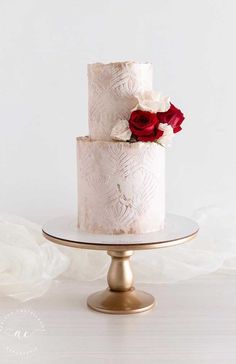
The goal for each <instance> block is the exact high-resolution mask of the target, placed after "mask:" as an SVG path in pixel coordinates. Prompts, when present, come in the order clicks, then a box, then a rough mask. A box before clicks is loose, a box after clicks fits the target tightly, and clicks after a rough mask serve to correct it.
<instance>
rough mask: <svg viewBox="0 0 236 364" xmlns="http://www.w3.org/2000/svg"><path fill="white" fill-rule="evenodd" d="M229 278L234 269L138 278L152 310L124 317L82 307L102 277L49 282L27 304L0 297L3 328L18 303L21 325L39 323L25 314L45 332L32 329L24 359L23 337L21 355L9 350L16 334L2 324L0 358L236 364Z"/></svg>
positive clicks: (235, 296) (235, 316) (235, 297)
mask: <svg viewBox="0 0 236 364" xmlns="http://www.w3.org/2000/svg"><path fill="white" fill-rule="evenodd" d="M235 282H236V274H235V275H233V274H231V275H230V274H226V273H224V272H217V273H213V274H210V275H207V276H202V277H198V278H195V279H192V280H188V281H184V282H181V283H175V284H165V285H158V284H157V285H145V284H136V287H137V288H141V289H145V290H146V291H148V292H150V293H152V294H153V295H154V296H155V297H157V300H158V305H157V306H156V307H155V308H154V309H153V310H151V311H147V312H144V313H141V314H133V315H123V316H122V315H109V314H102V313H98V312H95V311H92V310H90V309H89V308H88V307H87V305H86V299H87V296H88V295H89V294H90V293H92V292H94V291H96V290H98V289H103V288H104V286H105V280H99V281H96V282H78V281H77V282H76V281H69V280H67V281H58V282H54V284H53V286H52V287H51V289H50V291H48V293H47V294H46V295H45V296H43V297H41V298H38V299H34V300H32V301H29V302H27V303H21V304H19V303H18V302H16V301H14V300H12V299H10V298H1V300H0V313H1V321H3V322H4V324H5V329H6V326H7V320H6V318H7V317H8V316H7V315H8V314H9V313H12V314H13V315H15V317H16V321H17V317H18V318H20V313H19V312H20V311H19V310H20V309H23V310H24V311H25V312H26V314H25V317H26V319H25V322H24V328H23V329H22V328H21V331H22V330H23V331H22V332H24V331H26V330H27V329H28V331H29V329H30V327H31V326H32V325H33V327H35V325H36V326H37V320H36V321H34V320H33V321H32V317H31V316H30V314H29V313H30V312H33V313H34V314H35V315H36V316H35V317H37V318H38V321H40V323H42V325H43V327H44V330H42V331H38V332H35V333H33V334H32V336H31V345H33V344H32V343H34V345H35V347H36V351H34V353H33V354H25V356H24V357H23V353H24V350H25V348H26V346H27V341H25V340H27V338H22V337H21V338H19V339H18V341H19V342H22V355H20V354H19V353H17V354H15V353H14V350H15V351H16V350H19V346H18V347H16V340H17V338H16V337H14V335H13V336H12V333H11V335H8V336H7V334H6V330H5V332H4V330H2V332H1V333H0V354H1V360H0V362H1V364H8V363H30V364H35V363H40V364H42V363H43V364H54V363H57V364H67V363H68V364H69V363H70V364H78V363H83V364H84V363H85V364H86V363H106V364H107V363H122V364H125V363H128V364H132V363H145V364H149V363H159V364H162V363H164V364H165V363H166V364H172V363H173V364H179V363H181V364H185V363H186V364H195V363H196V364H205V363H207V364H209V363H214V364H218V363H219V364H222V363H224V364H231V363H232V364H235V363H236V284H235ZM27 312H28V314H27ZM4 318H5V321H4ZM32 322H33V323H32ZM19 326H22V323H21V322H20V320H19ZM18 331H19V330H18ZM13 334H14V332H13ZM19 342H18V343H17V345H18V344H19ZM25 345H26V346H25ZM9 348H10V349H12V352H10V353H9ZM17 348H18V349H17Z"/></svg>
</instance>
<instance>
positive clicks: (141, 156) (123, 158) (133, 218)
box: [77, 137, 165, 234]
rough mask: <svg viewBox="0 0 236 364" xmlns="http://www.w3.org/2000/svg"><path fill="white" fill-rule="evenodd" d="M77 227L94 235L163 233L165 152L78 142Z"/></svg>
mask: <svg viewBox="0 0 236 364" xmlns="http://www.w3.org/2000/svg"><path fill="white" fill-rule="evenodd" d="M77 160H78V189H79V193H78V198H79V201H78V202H79V203H78V225H79V227H80V228H81V229H82V230H85V231H88V232H92V233H106V234H123V233H145V232H151V231H156V230H160V229H162V228H163V225H164V217H165V149H164V148H163V147H161V146H160V145H158V144H156V143H141V142H137V143H126V142H114V141H111V142H109V141H107V142H106V141H92V140H90V139H89V138H86V137H81V138H77Z"/></svg>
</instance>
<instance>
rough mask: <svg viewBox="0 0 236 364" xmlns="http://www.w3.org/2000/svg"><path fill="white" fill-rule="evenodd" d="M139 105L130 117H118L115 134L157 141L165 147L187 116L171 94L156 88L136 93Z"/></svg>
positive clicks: (117, 137) (118, 137)
mask: <svg viewBox="0 0 236 364" xmlns="http://www.w3.org/2000/svg"><path fill="white" fill-rule="evenodd" d="M135 98H136V100H137V105H136V106H135V107H134V108H133V109H132V110H131V114H130V118H129V119H128V120H126V119H123V120H122V119H120V120H118V121H117V123H116V124H115V126H114V127H113V129H112V131H111V138H112V139H114V140H118V141H129V142H136V141H140V142H156V143H158V144H160V145H162V146H164V147H166V146H169V145H170V144H171V141H172V138H173V136H174V134H175V133H178V132H179V131H180V130H182V128H181V124H182V122H183V120H184V115H183V113H182V112H181V110H179V109H177V108H176V107H175V106H174V105H173V104H172V103H171V102H170V98H169V97H166V96H162V95H161V94H160V93H157V92H155V91H146V92H143V93H140V94H137V95H136V96H135Z"/></svg>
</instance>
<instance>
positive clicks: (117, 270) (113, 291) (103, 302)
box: [87, 250, 155, 314]
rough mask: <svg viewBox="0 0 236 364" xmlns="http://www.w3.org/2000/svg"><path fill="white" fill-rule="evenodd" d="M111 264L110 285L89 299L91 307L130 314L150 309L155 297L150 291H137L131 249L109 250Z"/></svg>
mask: <svg viewBox="0 0 236 364" xmlns="http://www.w3.org/2000/svg"><path fill="white" fill-rule="evenodd" d="M107 253H108V255H110V257H111V265H110V268H109V270H108V274H107V283H108V286H109V287H107V289H106V290H104V291H99V292H96V293H94V294H92V295H91V296H89V298H88V300H87V304H88V306H89V307H90V308H92V309H93V310H96V311H100V312H105V313H116V314H128V313H138V312H143V311H147V310H150V309H151V308H152V307H153V306H154V304H155V299H154V297H153V296H152V295H150V294H149V293H146V292H143V291H137V290H135V288H134V285H133V281H134V280H133V273H132V269H131V266H130V257H131V256H132V254H133V251H131V250H123V251H108V252H107Z"/></svg>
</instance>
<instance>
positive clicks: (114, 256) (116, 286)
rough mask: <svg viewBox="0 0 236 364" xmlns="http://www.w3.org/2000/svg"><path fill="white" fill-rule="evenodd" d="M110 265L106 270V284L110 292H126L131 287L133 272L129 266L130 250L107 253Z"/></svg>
mask: <svg viewBox="0 0 236 364" xmlns="http://www.w3.org/2000/svg"><path fill="white" fill-rule="evenodd" d="M107 254H108V255H110V256H111V265H110V268H109V270H108V275H107V283H108V285H109V287H110V290H111V291H115V292H126V291H129V290H130V289H131V288H132V286H133V281H134V279H133V272H132V269H131V266H130V257H131V255H132V254H133V251H131V250H125V251H108V252H107Z"/></svg>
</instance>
